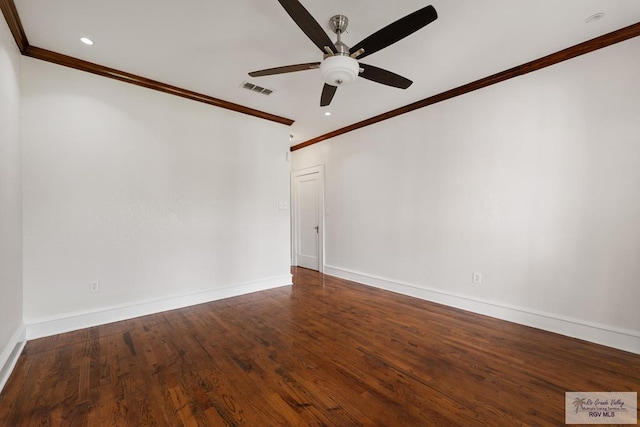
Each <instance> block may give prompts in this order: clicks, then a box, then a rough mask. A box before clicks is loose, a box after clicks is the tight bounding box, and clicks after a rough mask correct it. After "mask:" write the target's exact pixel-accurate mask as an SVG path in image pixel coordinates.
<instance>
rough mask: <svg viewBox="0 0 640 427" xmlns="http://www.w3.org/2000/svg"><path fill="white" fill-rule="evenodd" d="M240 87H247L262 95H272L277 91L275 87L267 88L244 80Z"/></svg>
mask: <svg viewBox="0 0 640 427" xmlns="http://www.w3.org/2000/svg"><path fill="white" fill-rule="evenodd" d="M240 87H241V88H242V89H247V90H250V91H251V92H256V93H260V94H262V95H271V94H272V93H273V92H275V89H267V88H266V87H262V86H258V85H254V84H253V83H249V82H242V84H241V85H240Z"/></svg>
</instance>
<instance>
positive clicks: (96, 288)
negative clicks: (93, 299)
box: [89, 280, 100, 292]
mask: <svg viewBox="0 0 640 427" xmlns="http://www.w3.org/2000/svg"><path fill="white" fill-rule="evenodd" d="M89 290H90V291H91V292H100V282H98V281H97V280H93V281H92V282H90V283H89Z"/></svg>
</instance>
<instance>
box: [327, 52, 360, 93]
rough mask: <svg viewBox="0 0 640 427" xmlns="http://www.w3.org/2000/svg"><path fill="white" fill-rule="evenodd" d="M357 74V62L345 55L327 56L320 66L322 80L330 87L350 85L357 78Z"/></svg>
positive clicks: (358, 69)
mask: <svg viewBox="0 0 640 427" xmlns="http://www.w3.org/2000/svg"><path fill="white" fill-rule="evenodd" d="M359 72H360V65H359V64H358V61H356V60H355V59H353V58H351V57H350V56H346V55H334V56H329V57H327V58H325V60H324V61H322V64H320V73H321V74H322V80H324V82H325V83H326V84H328V85H332V86H342V85H346V84H349V83H351V82H352V81H354V80H355V79H356V77H358V73H359Z"/></svg>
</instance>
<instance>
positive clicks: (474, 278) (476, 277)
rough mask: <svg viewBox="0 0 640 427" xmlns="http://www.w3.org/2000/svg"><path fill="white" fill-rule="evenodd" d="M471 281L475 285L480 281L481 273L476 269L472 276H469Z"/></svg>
mask: <svg viewBox="0 0 640 427" xmlns="http://www.w3.org/2000/svg"><path fill="white" fill-rule="evenodd" d="M471 281H472V282H473V283H475V284H476V285H479V284H481V283H482V273H479V272H477V271H474V272H473V276H472V278H471Z"/></svg>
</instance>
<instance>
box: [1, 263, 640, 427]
mask: <svg viewBox="0 0 640 427" xmlns="http://www.w3.org/2000/svg"><path fill="white" fill-rule="evenodd" d="M294 276H295V279H294V282H295V285H294V286H293V287H284V288H279V289H273V290H269V291H264V292H259V293H255V294H250V295H246V296H241V297H236V298H230V299H226V300H222V301H217V302H213V303H209V304H203V305H199V306H195V307H190V308H186V309H181V310H174V311H169V312H165V313H161V314H156V315H152V316H146V317H141V318H137V319H133V320H129V321H123V322H118V323H113V324H110V325H104V326H99V327H95V328H89V329H85V330H81V331H76V332H71V333H67V334H62V335H57V336H54V337H49V338H43V339H39V340H34V341H31V342H29V343H27V345H26V347H25V349H24V351H23V354H22V355H21V357H20V360H19V361H18V364H17V366H16V368H15V370H14V372H13V374H12V376H11V378H10V380H9V382H8V383H7V385H6V386H5V389H4V390H3V392H2V394H1V395H0V426H22V425H53V426H59V425H74V426H83V425H89V426H136V427H137V426H152V425H158V426H181V425H185V426H196V425H199V426H225V425H229V426H235V425H246V426H269V425H287V426H289V425H291V426H294V425H326V426H352V425H353V426H357V425H369V426H373V425H377V426H436V425H461V426H474V425H489V426H501V425H504V426H516V425H562V424H563V422H564V393H565V391H607V390H612V391H640V390H639V389H640V355H635V354H631V353H626V352H622V351H618V350H614V349H611V348H607V347H603V346H598V345H595V344H590V343H586V342H582V341H579V340H575V339H571V338H567V337H562V336H559V335H555V334H552V333H547V332H543V331H540V330H536V329H532V328H527V327H524V326H519V325H515V324H512V323H508V322H503V321H499V320H495V319H492V318H488V317H484V316H479V315H475V314H470V313H467V312H463V311H460V310H455V309H451V308H447V307H443V306H440V305H437V304H432V303H429V302H425V301H421V300H416V299H412V298H409V297H404V296H400V295H396V294H392V293H389V292H385V291H381V290H376V289H373V288H370V287H366V286H362V285H358V284H355V283H352V282H348V281H344V280H339V279H335V278H331V277H326V276H325V277H323V276H321V275H319V274H317V273H315V272H311V271H309V270H304V269H294Z"/></svg>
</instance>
